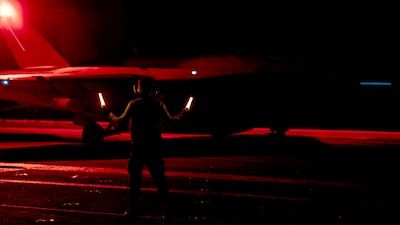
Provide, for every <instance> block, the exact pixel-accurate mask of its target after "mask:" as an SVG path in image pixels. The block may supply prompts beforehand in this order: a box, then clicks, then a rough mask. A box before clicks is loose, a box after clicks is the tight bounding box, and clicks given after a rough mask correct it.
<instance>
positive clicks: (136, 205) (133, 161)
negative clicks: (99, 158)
mask: <svg viewBox="0 0 400 225" xmlns="http://www.w3.org/2000/svg"><path fill="white" fill-rule="evenodd" d="M133 148H135V146H134V145H133V147H132V149H131V157H130V159H129V163H128V172H129V186H130V190H129V200H130V202H129V206H130V208H129V217H130V220H132V221H138V220H139V211H140V188H141V182H142V170H143V166H144V161H143V159H142V157H140V155H139V154H135V153H134V152H135V151H136V150H137V149H133ZM132 150H133V151H132Z"/></svg>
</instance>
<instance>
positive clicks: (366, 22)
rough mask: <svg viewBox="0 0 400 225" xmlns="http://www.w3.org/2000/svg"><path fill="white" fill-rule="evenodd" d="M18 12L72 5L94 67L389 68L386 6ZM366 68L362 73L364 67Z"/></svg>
mask: <svg viewBox="0 0 400 225" xmlns="http://www.w3.org/2000/svg"><path fill="white" fill-rule="evenodd" d="M24 2H25V5H26V11H27V12H26V14H27V15H28V16H29V17H30V19H31V20H32V21H33V23H34V24H36V25H37V26H39V27H40V24H41V21H40V15H42V14H43V12H44V11H46V10H49V9H51V8H57V7H76V8H77V9H78V11H79V13H80V15H81V17H82V19H83V21H84V23H85V26H86V27H87V29H88V30H89V32H90V33H91V35H92V37H93V39H94V40H95V42H96V44H97V46H98V48H99V51H100V58H101V60H102V62H110V63H115V62H116V61H118V60H123V59H126V58H127V57H130V56H132V52H133V51H132V49H133V47H136V48H137V49H138V50H139V53H140V54H141V55H142V56H167V57H168V56H170V57H175V56H197V55H208V54H223V53H252V54H262V55H277V56H283V57H295V58H300V59H303V60H306V61H308V62H312V63H315V64H318V65H323V66H325V67H331V68H335V69H337V70H341V69H349V70H354V71H358V70H363V71H371V69H372V68H371V67H373V70H374V71H375V70H377V71H379V70H382V69H384V68H389V69H387V70H389V71H391V69H394V66H393V64H397V63H395V62H397V59H398V56H397V55H398V50H399V48H398V43H397V41H398V35H397V34H396V33H397V31H396V30H397V27H398V23H397V21H398V16H397V13H395V12H394V11H395V7H394V5H384V4H383V3H382V4H380V5H376V4H375V5H373V4H369V5H368V4H367V3H365V2H363V3H362V4H361V3H358V4H356V3H354V4H349V3H346V4H339V3H336V4H333V3H322V4H321V3H319V4H316V3H315V2H314V3H312V4H311V3H310V4H304V3H301V4H300V3H297V4H296V5H293V3H290V4H289V3H286V4H285V3H279V4H277V3H273V2H272V1H251V0H250V1H243V2H238V1H230V2H222V1H221V2H218V1H213V2H207V1H184V2H179V3H175V4H174V3H172V2H171V1H160V2H158V1H157V2H156V1H143V2H139V1H132V0H115V1H106V0H57V1H54V0H25V1H24ZM367 67H368V68H367Z"/></svg>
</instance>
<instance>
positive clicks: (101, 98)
mask: <svg viewBox="0 0 400 225" xmlns="http://www.w3.org/2000/svg"><path fill="white" fill-rule="evenodd" d="M99 99H100V105H101V106H102V107H103V106H105V105H106V102H105V101H104V98H103V95H102V94H101V93H99Z"/></svg>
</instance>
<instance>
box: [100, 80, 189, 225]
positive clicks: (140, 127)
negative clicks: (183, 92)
mask: <svg viewBox="0 0 400 225" xmlns="http://www.w3.org/2000/svg"><path fill="white" fill-rule="evenodd" d="M133 89H134V92H135V94H136V95H137V97H136V98H135V99H133V100H131V101H130V102H129V103H128V105H127V106H126V108H125V111H124V112H123V113H122V115H120V116H116V115H114V114H113V113H112V112H110V111H108V110H107V108H106V107H104V108H103V110H104V112H105V113H106V114H107V115H108V119H109V121H110V123H111V124H113V125H114V126H116V127H121V126H127V125H128V124H129V123H130V124H129V125H130V134H131V145H130V158H129V162H128V172H129V179H130V180H129V184H130V209H129V213H128V217H129V220H130V221H132V223H133V224H135V223H137V222H138V221H139V211H140V207H139V206H140V201H139V197H140V188H141V181H142V170H143V167H144V165H146V166H147V169H148V170H149V172H150V174H151V176H152V178H153V179H154V181H155V184H156V187H157V192H158V198H159V200H160V203H161V206H162V208H163V214H164V215H163V217H164V220H165V221H167V222H168V221H171V213H170V211H171V209H170V204H171V200H170V196H169V189H168V183H167V179H166V176H165V166H164V159H163V157H162V150H163V143H162V142H163V139H162V136H161V132H162V126H163V122H167V123H168V124H171V122H172V123H173V121H177V120H180V119H181V118H182V117H183V114H184V112H186V110H185V109H184V110H183V111H182V112H181V113H179V114H178V115H177V116H171V114H170V113H169V111H168V109H167V107H166V105H165V104H164V102H163V101H162V100H161V99H160V98H159V97H157V95H156V94H155V91H156V89H155V86H154V82H153V80H152V79H151V78H149V77H144V78H141V79H139V80H138V83H137V85H134V86H133Z"/></svg>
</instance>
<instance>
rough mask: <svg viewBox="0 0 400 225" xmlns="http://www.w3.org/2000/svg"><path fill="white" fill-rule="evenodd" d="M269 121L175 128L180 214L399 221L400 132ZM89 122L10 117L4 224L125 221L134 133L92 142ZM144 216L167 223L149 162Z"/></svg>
mask: <svg viewBox="0 0 400 225" xmlns="http://www.w3.org/2000/svg"><path fill="white" fill-rule="evenodd" d="M267 131H268V130H267V129H253V130H252V131H249V132H246V133H241V134H238V135H234V136H230V137H225V138H212V137H210V136H204V135H182V134H180V135H177V134H165V135H164V137H165V142H166V148H165V162H166V168H167V176H168V181H169V182H170V189H171V192H172V195H173V198H174V205H173V207H174V208H173V209H174V212H175V214H174V220H173V222H174V223H176V224H391V225H393V224H399V222H400V218H399V217H400V216H399V215H400V207H399V206H398V200H399V197H400V196H399V194H398V193H397V192H398V190H399V188H400V185H398V183H399V177H400V176H399V171H400V170H399V165H398V162H397V161H398V160H397V157H396V156H397V152H398V150H399V147H400V145H398V143H399V141H400V133H397V132H366V131H326V130H291V131H289V132H288V136H287V137H284V138H276V137H271V136H266V135H265V133H266V132H267ZM80 132H81V131H80V129H79V128H77V127H74V126H70V125H60V124H47V125H43V124H42V125H41V127H40V128H38V125H35V126H32V125H29V126H28V125H24V126H20V125H15V124H12V125H10V124H8V125H7V124H3V125H1V126H0V174H1V176H0V184H1V185H0V186H1V188H0V219H1V220H0V224H2V225H3V224H5V225H6V224H13V225H14V224H86V225H87V224H89V225H90V224H124V223H125V217H124V213H125V212H126V210H127V205H128V190H129V187H128V177H127V171H126V164H127V158H128V152H127V149H128V144H129V143H128V141H127V140H128V139H127V138H128V136H127V135H126V134H121V135H117V136H113V137H108V138H106V141H105V143H104V144H103V145H102V146H100V147H98V148H96V149H88V148H87V147H86V146H84V145H82V144H81V143H80V141H79V140H80ZM141 205H142V208H143V211H142V214H141V219H142V221H143V224H161V217H160V215H161V214H160V213H161V209H160V206H159V204H158V202H157V196H156V190H155V186H154V183H153V181H152V179H151V177H150V176H149V174H148V171H147V170H145V171H144V180H143V190H142V198H141Z"/></svg>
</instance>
